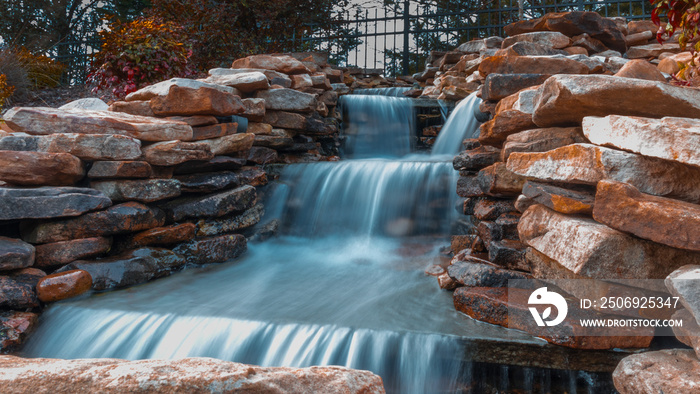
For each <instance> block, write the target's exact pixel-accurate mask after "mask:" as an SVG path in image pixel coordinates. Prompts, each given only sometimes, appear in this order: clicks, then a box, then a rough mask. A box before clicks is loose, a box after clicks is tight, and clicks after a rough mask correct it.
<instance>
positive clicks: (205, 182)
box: [175, 171, 240, 193]
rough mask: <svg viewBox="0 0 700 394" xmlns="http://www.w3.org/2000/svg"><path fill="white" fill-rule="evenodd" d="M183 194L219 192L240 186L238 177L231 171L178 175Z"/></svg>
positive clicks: (176, 177)
mask: <svg viewBox="0 0 700 394" xmlns="http://www.w3.org/2000/svg"><path fill="white" fill-rule="evenodd" d="M175 179H177V180H178V181H180V188H181V189H182V191H183V192H193V193H211V192H214V191H217V190H222V189H228V188H231V187H235V186H238V185H239V184H240V180H239V179H238V175H236V173H234V172H231V171H221V172H207V173H200V174H188V175H177V176H175Z"/></svg>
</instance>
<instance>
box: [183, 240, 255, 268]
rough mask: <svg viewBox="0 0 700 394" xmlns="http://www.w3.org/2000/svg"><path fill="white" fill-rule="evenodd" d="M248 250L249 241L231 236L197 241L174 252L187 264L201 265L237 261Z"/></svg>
mask: <svg viewBox="0 0 700 394" xmlns="http://www.w3.org/2000/svg"><path fill="white" fill-rule="evenodd" d="M247 248H248V245H247V241H246V239H245V237H244V236H243V235H241V234H231V235H221V236H218V237H208V238H199V239H195V240H193V241H190V242H187V243H183V244H180V245H178V246H176V247H175V248H173V252H175V253H177V254H179V255H180V256H183V257H184V258H185V261H187V264H196V265H201V264H210V263H222V262H224V261H226V260H231V259H235V258H236V257H238V256H240V255H241V254H243V253H244V252H245V251H246V250H247Z"/></svg>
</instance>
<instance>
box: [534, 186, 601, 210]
mask: <svg viewBox="0 0 700 394" xmlns="http://www.w3.org/2000/svg"><path fill="white" fill-rule="evenodd" d="M523 195H525V196H526V197H528V198H530V199H531V200H533V201H536V202H537V203H539V204H542V205H544V206H545V207H547V208H549V209H553V210H555V211H557V212H561V213H566V214H570V215H576V214H583V215H591V214H592V213H593V204H594V201H595V195H594V193H592V192H590V191H588V190H584V189H579V190H572V189H565V188H562V187H558V186H554V185H548V184H545V183H539V182H533V181H527V182H525V185H524V186H523Z"/></svg>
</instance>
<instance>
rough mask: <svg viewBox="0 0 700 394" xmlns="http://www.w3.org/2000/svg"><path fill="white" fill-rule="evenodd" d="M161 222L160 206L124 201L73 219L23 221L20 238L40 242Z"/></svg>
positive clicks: (126, 229)
mask: <svg viewBox="0 0 700 394" xmlns="http://www.w3.org/2000/svg"><path fill="white" fill-rule="evenodd" d="M164 223H165V215H163V212H161V211H160V210H158V209H155V208H149V207H147V206H145V205H143V204H139V203H136V202H128V203H124V204H119V205H114V206H112V207H110V208H107V209H106V210H104V211H99V212H91V213H86V214H84V215H82V216H79V217H77V218H74V219H65V220H59V221H55V222H45V223H23V225H22V226H21V230H22V239H23V240H25V241H27V242H30V243H35V244H41V243H52V242H60V241H69V240H73V239H79V238H90V237H98V236H105V235H113V234H121V233H128V232H134V231H139V230H146V229H149V228H153V227H158V226H162V225H163V224H164Z"/></svg>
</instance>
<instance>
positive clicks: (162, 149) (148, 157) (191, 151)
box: [143, 141, 215, 166]
mask: <svg viewBox="0 0 700 394" xmlns="http://www.w3.org/2000/svg"><path fill="white" fill-rule="evenodd" d="M214 156H215V155H214V153H212V151H211V147H210V145H209V144H208V143H206V142H202V141H197V142H183V141H164V142H157V143H155V144H152V145H148V146H146V147H144V148H143V158H144V160H145V161H146V162H148V163H149V164H152V165H155V166H174V165H177V164H181V163H184V162H186V161H192V160H211V159H213V158H214Z"/></svg>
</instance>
